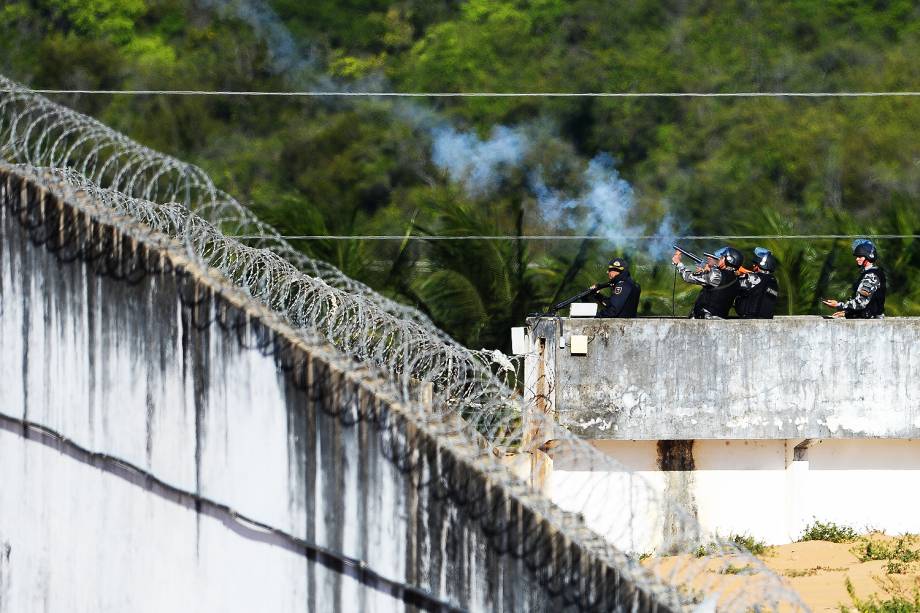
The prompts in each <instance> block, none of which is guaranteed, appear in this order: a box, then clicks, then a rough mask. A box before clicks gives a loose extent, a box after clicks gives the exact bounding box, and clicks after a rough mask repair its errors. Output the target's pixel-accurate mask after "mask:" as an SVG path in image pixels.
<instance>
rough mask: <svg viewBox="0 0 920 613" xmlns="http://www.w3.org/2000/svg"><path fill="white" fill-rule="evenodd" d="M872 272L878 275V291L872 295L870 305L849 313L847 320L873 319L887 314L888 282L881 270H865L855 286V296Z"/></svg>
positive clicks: (875, 268) (875, 267)
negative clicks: (860, 285) (863, 281)
mask: <svg viewBox="0 0 920 613" xmlns="http://www.w3.org/2000/svg"><path fill="white" fill-rule="evenodd" d="M870 272H872V273H875V274H877V275H878V279H879V284H878V289H877V290H875V293H874V294H872V298H870V299H869V304H867V305H866V308H864V309H862V310H859V311H847V319H873V318H875V317H878V316H879V315H884V314H885V296H886V294H887V293H888V281H887V279H886V278H885V271H884V270H882V269H881V268H879V267H877V266H873V267H872V268H869V269H865V270H863V271H862V273H860V275H859V278H858V279H856V283H854V284H853V294H854V295H855V294H856V292H857V291H858V290H859V284H860V283H862V280H863V279H865V278H866V275H868V274H869V273H870Z"/></svg>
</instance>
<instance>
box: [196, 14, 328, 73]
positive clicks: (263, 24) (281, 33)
mask: <svg viewBox="0 0 920 613" xmlns="http://www.w3.org/2000/svg"><path fill="white" fill-rule="evenodd" d="M197 4H198V6H199V7H201V8H204V9H209V10H212V11H215V12H216V13H217V14H218V15H221V16H225V17H226V16H230V17H235V18H237V19H239V20H240V21H242V22H244V23H246V24H247V25H249V26H250V27H251V28H252V30H253V32H254V33H255V35H256V36H258V37H259V38H260V39H262V41H264V42H265V45H266V47H267V48H268V53H269V56H270V57H271V63H272V70H274V71H275V73H276V74H283V73H292V72H293V73H301V72H303V71H304V70H307V69H310V68H314V67H315V62H314V61H313V60H312V59H311V58H310V57H309V56H308V54H307V53H305V52H304V51H303V50H302V49H301V48H300V46H299V45H298V44H297V41H295V40H294V36H293V35H292V34H291V31H290V30H289V29H288V28H287V26H285V25H284V22H283V21H282V20H281V18H280V17H278V14H277V13H276V12H275V11H274V9H272V7H271V6H269V4H268V3H267V2H264V1H263V0H197Z"/></svg>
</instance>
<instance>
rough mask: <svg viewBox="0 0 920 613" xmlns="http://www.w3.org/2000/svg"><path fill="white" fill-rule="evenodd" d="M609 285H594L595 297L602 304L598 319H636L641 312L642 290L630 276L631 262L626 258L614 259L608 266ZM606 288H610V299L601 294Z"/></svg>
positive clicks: (592, 287)
mask: <svg viewBox="0 0 920 613" xmlns="http://www.w3.org/2000/svg"><path fill="white" fill-rule="evenodd" d="M607 278H608V279H610V281H609V282H608V283H601V284H599V285H592V286H591V289H593V290H594V294H592V295H593V297H594V299H595V300H597V301H598V302H599V303H600V304H601V308H600V310H599V311H598V313H597V316H598V317H621V318H625V317H635V316H636V311H638V310H639V295H640V294H641V293H642V288H641V287H640V286H639V284H638V283H636V282H635V281H633V278H632V277H631V276H630V274H629V262H628V261H627V260H626V258H622V257H620V258H613V259H612V260H610V262H609V263H608V264H607ZM605 287H609V288H610V297H609V298H608V297H606V296H604V295H603V294H601V293H600V291H601V290H602V289H604V288H605Z"/></svg>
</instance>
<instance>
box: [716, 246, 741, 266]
mask: <svg viewBox="0 0 920 613" xmlns="http://www.w3.org/2000/svg"><path fill="white" fill-rule="evenodd" d="M714 255H715V256H716V257H718V258H725V265H726V266H728V267H729V268H738V267H739V266H741V263H742V262H744V256H743V255H741V252H740V251H738V250H737V249H735V248H734V247H722V248H721V249H719V250H718V251H716V252H715V254H714Z"/></svg>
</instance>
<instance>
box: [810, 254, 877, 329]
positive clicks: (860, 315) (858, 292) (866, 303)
mask: <svg viewBox="0 0 920 613" xmlns="http://www.w3.org/2000/svg"><path fill="white" fill-rule="evenodd" d="M853 255H854V256H855V257H856V266H858V267H859V278H858V279H856V283H854V284H853V294H854V296H853V297H852V298H850V299H849V300H844V301H842V302H841V301H839V300H833V299H827V300H823V301H822V302H824V304H826V305H827V306H829V307H831V308H833V309H837V311H836V312H835V313H834V315H833V317H846V318H847V319H881V318H883V317H885V296H886V294H887V293H888V282H887V279H886V278H885V271H884V270H882V269H881V268H880V267H879V266H877V265H876V263H875V260H876V259H878V251H876V249H875V245H874V244H873V243H872V241H870V240H869V239H865V238H864V239H861V240H858V241H856V243H855V244H854V245H853Z"/></svg>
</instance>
